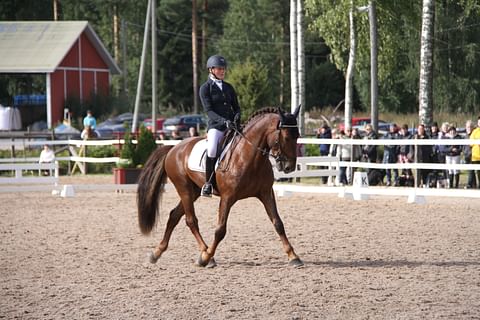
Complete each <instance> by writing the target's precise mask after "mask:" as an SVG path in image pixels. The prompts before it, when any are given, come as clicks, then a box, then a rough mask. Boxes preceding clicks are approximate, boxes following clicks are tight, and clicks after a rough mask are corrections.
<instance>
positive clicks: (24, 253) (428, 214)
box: [0, 177, 480, 320]
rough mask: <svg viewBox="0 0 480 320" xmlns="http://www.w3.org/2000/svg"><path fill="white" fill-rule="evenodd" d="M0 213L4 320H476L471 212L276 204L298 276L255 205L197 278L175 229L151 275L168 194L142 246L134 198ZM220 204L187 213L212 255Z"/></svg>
mask: <svg viewBox="0 0 480 320" xmlns="http://www.w3.org/2000/svg"><path fill="white" fill-rule="evenodd" d="M63 179H64V181H63V183H66V180H65V179H66V178H63ZM70 179H71V178H70ZM111 179H112V178H111V177H109V178H98V177H96V178H95V177H94V178H92V177H87V178H76V180H69V181H68V183H82V182H87V183H93V182H97V183H102V182H103V183H111V182H112V181H111ZM0 201H1V203H2V206H1V209H0V257H1V260H0V286H1V291H0V292H1V293H0V318H2V319H275V320H280V319H480V210H479V208H480V200H478V199H475V200H472V199H456V198H452V199H450V198H428V199H427V204H423V205H419V204H407V202H406V198H405V197H398V198H395V197H371V199H370V200H368V201H353V200H347V199H339V198H337V197H336V196H333V195H294V196H292V197H285V198H279V199H278V207H279V210H280V213H281V216H282V218H283V221H284V224H285V228H286V231H287V234H288V236H289V238H290V240H291V242H292V244H293V245H294V247H295V249H296V252H297V253H298V254H299V256H300V257H301V258H302V259H303V260H304V262H305V267H303V268H299V269H294V268H291V267H289V266H288V265H287V258H286V255H285V254H284V253H283V251H282V248H281V244H280V241H279V239H278V237H277V235H276V233H275V231H274V229H273V226H272V225H271V223H270V222H269V220H268V218H267V216H266V214H265V212H264V210H263V208H262V206H261V204H260V203H259V202H258V201H257V200H255V199H249V200H244V201H241V202H239V203H237V204H236V205H235V206H234V208H233V210H232V213H231V215H230V220H229V224H228V232H227V236H226V238H225V240H224V241H223V242H222V243H221V244H220V247H219V250H218V251H217V254H216V260H217V263H218V267H216V268H214V269H204V268H200V267H197V266H195V265H194V261H195V260H196V259H197V257H198V251H197V246H196V242H195V241H194V238H193V236H192V235H191V233H190V231H189V229H188V228H187V227H186V225H185V223H184V222H183V221H182V222H181V223H180V224H179V226H178V227H177V229H176V230H175V232H174V234H173V237H172V241H171V243H170V247H169V250H168V251H167V252H166V253H165V254H164V256H163V257H162V258H161V259H160V260H159V261H158V263H157V264H150V263H149V262H148V260H147V253H149V252H150V250H151V249H152V248H153V247H154V246H155V245H156V244H157V243H158V242H159V241H160V238H161V236H162V235H163V229H164V225H165V222H166V218H167V213H168V211H169V210H170V209H171V208H172V207H173V206H174V204H175V203H176V202H177V201H178V198H177V195H176V193H174V192H172V191H170V192H167V193H166V195H165V198H164V201H163V203H162V208H163V211H162V214H161V216H160V221H159V224H158V226H157V229H156V230H155V232H154V233H153V234H152V235H151V236H143V235H141V233H140V231H139V229H138V226H137V217H136V207H135V193H134V192H125V193H118V194H117V193H114V192H77V194H76V196H75V197H74V198H60V197H54V196H51V195H50V194H48V193H22V194H0ZM217 204H218V199H216V198H214V199H200V200H199V201H198V202H197V205H196V208H197V216H198V218H199V220H200V227H201V231H202V233H203V235H204V237H205V239H206V240H207V242H208V243H210V242H211V240H212V238H213V231H214V227H215V220H216V206H217Z"/></svg>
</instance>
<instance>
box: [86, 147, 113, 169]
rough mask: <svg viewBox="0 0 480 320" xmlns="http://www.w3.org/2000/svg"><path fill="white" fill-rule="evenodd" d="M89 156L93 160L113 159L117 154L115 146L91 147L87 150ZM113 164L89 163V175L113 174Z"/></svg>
mask: <svg viewBox="0 0 480 320" xmlns="http://www.w3.org/2000/svg"><path fill="white" fill-rule="evenodd" d="M87 152H88V156H89V157H93V158H107V157H113V156H115V153H116V148H115V147H114V146H89V147H88V149H87ZM112 167H113V165H112V164H105V163H88V169H87V172H88V173H111V172H112Z"/></svg>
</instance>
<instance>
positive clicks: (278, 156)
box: [233, 121, 298, 162]
mask: <svg viewBox="0 0 480 320" xmlns="http://www.w3.org/2000/svg"><path fill="white" fill-rule="evenodd" d="M288 128H297V129H298V124H284V123H283V122H282V121H279V122H278V125H277V128H276V129H275V131H276V132H277V138H276V139H275V142H274V143H273V145H272V146H271V147H270V146H269V147H266V148H260V147H259V146H257V145H255V144H253V142H251V141H250V140H249V139H248V138H247V137H246V136H245V135H244V134H243V132H242V131H240V130H238V129H237V128H233V130H234V131H235V133H236V134H238V135H240V136H241V137H242V138H243V139H245V141H247V142H248V143H249V144H250V145H251V146H252V147H254V148H255V149H256V150H257V151H258V152H260V153H261V154H262V155H263V156H270V157H272V158H273V159H274V160H275V162H285V161H287V160H288V159H287V157H286V156H285V155H284V152H283V150H282V145H281V144H280V132H281V130H282V129H288ZM271 150H278V152H277V153H272V152H270V151H271Z"/></svg>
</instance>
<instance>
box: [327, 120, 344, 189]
mask: <svg viewBox="0 0 480 320" xmlns="http://www.w3.org/2000/svg"><path fill="white" fill-rule="evenodd" d="M340 136H341V134H340V132H339V131H338V129H332V139H340ZM338 147H339V146H338V145H336V144H331V145H330V150H329V152H328V155H329V156H331V157H336V156H340V155H339V153H338ZM333 179H335V180H333ZM332 180H333V181H332ZM339 183H340V176H336V177H335V178H333V177H332V176H329V177H328V185H338V184H339Z"/></svg>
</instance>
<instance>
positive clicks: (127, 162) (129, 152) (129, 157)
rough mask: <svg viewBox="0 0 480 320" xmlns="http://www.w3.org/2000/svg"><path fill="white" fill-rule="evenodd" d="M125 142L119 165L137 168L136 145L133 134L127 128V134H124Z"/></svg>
mask: <svg viewBox="0 0 480 320" xmlns="http://www.w3.org/2000/svg"><path fill="white" fill-rule="evenodd" d="M123 140H124V144H123V146H122V151H121V152H120V160H119V161H118V163H117V165H118V167H120V168H135V166H136V165H135V162H134V159H135V145H134V144H133V141H132V134H131V133H130V130H128V128H127V130H125V135H124V136H123Z"/></svg>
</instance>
